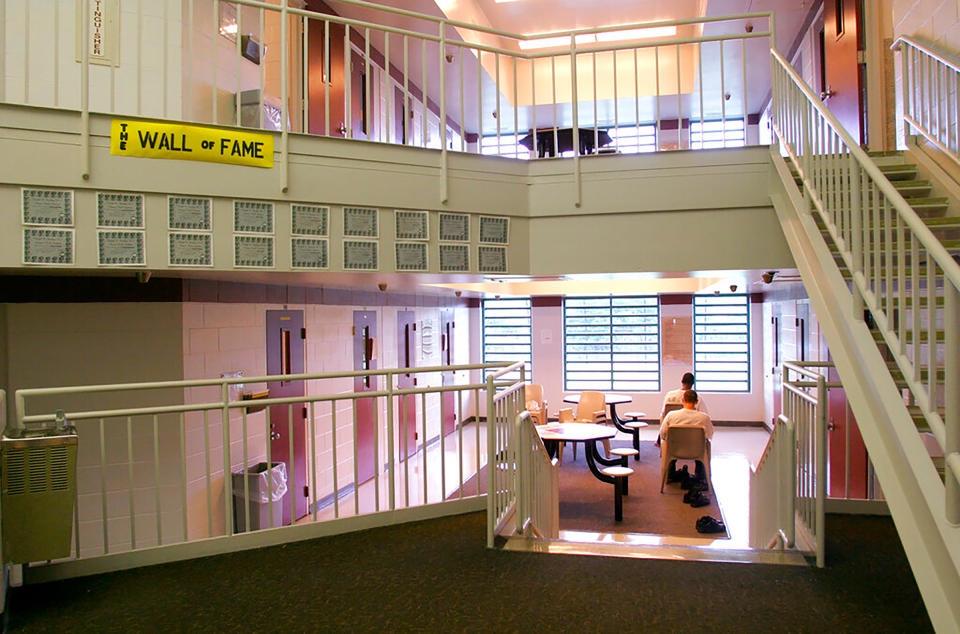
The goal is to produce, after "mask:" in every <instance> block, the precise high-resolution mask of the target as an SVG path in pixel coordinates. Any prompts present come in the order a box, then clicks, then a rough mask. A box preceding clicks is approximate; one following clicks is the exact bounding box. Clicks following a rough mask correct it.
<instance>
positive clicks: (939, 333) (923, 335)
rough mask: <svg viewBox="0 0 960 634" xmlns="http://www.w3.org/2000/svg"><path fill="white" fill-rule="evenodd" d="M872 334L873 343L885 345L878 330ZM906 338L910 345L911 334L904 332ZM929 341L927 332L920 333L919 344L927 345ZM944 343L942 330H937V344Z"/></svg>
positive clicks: (944, 334)
mask: <svg viewBox="0 0 960 634" xmlns="http://www.w3.org/2000/svg"><path fill="white" fill-rule="evenodd" d="M872 334H873V340H874V341H876V342H878V343H882V344H884V345H886V341H885V340H884V338H883V335H882V334H881V333H880V331H879V330H874V331H872ZM906 338H907V341H909V342H910V343H913V340H914V339H913V332H912V331H910V330H908V331H907V332H906ZM929 341H930V331H929V330H922V331H920V343H922V344H925V343H928V342H929ZM944 341H946V333H945V332H944V331H943V330H938V331H937V343H943V342H944Z"/></svg>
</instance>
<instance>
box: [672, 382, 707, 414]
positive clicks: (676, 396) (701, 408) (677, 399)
mask: <svg viewBox="0 0 960 634" xmlns="http://www.w3.org/2000/svg"><path fill="white" fill-rule="evenodd" d="M684 392H686V390H685V389H683V388H680V389H679V390H670V391H669V392H667V395H666V396H664V397H663V407H661V408H660V418H663V416H664V414H665V413H666V411H667V404H668V403H676V404H678V405H683V393H684ZM693 408H694V409H695V410H697V411H698V412H703V413H704V414H709V413H710V412H708V411H707V406H706V405H705V404H704V402H703V397H702V396H700V395H699V394H697V404H696V405H694V406H693Z"/></svg>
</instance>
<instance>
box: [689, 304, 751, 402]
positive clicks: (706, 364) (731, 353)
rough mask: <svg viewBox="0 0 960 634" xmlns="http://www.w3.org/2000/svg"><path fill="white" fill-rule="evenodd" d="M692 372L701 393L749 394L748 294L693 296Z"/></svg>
mask: <svg viewBox="0 0 960 634" xmlns="http://www.w3.org/2000/svg"><path fill="white" fill-rule="evenodd" d="M693 372H694V374H696V376H697V383H696V389H697V390H699V391H701V392H749V391H750V296H749V295H694V297H693Z"/></svg>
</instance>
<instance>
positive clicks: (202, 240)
mask: <svg viewBox="0 0 960 634" xmlns="http://www.w3.org/2000/svg"><path fill="white" fill-rule="evenodd" d="M212 242H213V236H212V235H210V234H209V233H170V237H169V248H168V251H167V253H168V255H169V261H170V266H213V245H212Z"/></svg>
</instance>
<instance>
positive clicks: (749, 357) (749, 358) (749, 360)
mask: <svg viewBox="0 0 960 634" xmlns="http://www.w3.org/2000/svg"><path fill="white" fill-rule="evenodd" d="M718 297H719V298H721V299H729V298H733V297H742V298H743V300H744V306H745V307H746V311H745V313H744V319H745V324H744V325H745V326H746V335H747V341H746V343H747V351H746V374H747V388H746V389H745V390H716V389H703V390H701V389H700V388H699V387H698V388H697V391H698V392H701V391H702V392H703V393H704V394H749V393H751V392H752V391H753V342H752V336H751V334H752V333H751V328H752V325H753V324H752V321H753V320H752V319H751V315H750V312H751V310H752V306H753V304H752V303H751V298H750V294H749V293H735V294H724V295H720V296H717V295H704V294H695V295H694V296H693V306H692V308H693V332H692V333H691V334H692V337H693V373H694V375H696V377H697V385H698V386H699V385H700V384H701V382H704V383H706V382H709V383H724V382H729V383H742V381H739V380H737V381H733V380H726V381H725V380H719V381H717V380H711V381H707V380H704V379H703V378H702V376H701V375H702V374H703V373H711V372H713V371H710V370H701V369H699V368H698V367H697V364H698V363H700V361H699V360H698V358H697V354H698V351H697V347H698V342H697V334H698V332H697V328H698V326H699V325H708V324H698V323H697V317H698V315H697V299H698V298H703V299H717V298H718ZM704 305H710V304H709V303H706V304H704ZM721 305H722V304H721ZM730 305H731V306H732V304H730ZM719 315H720V316H728V315H726V314H724V313H720V314H719ZM729 316H731V317H733V316H739V315H736V314H733V313H731V314H730V315H729ZM709 325H730V326H739V325H741V324H740V323H721V324H709ZM704 334H707V333H704ZM715 334H734V333H715ZM706 343H708V342H703V343H701V344H699V345H704V344H706ZM712 354H720V355H726V354H736V355H741V354H743V353H741V352H736V353H732V352H714V353H712ZM704 363H709V361H704ZM719 363H723V361H719Z"/></svg>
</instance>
